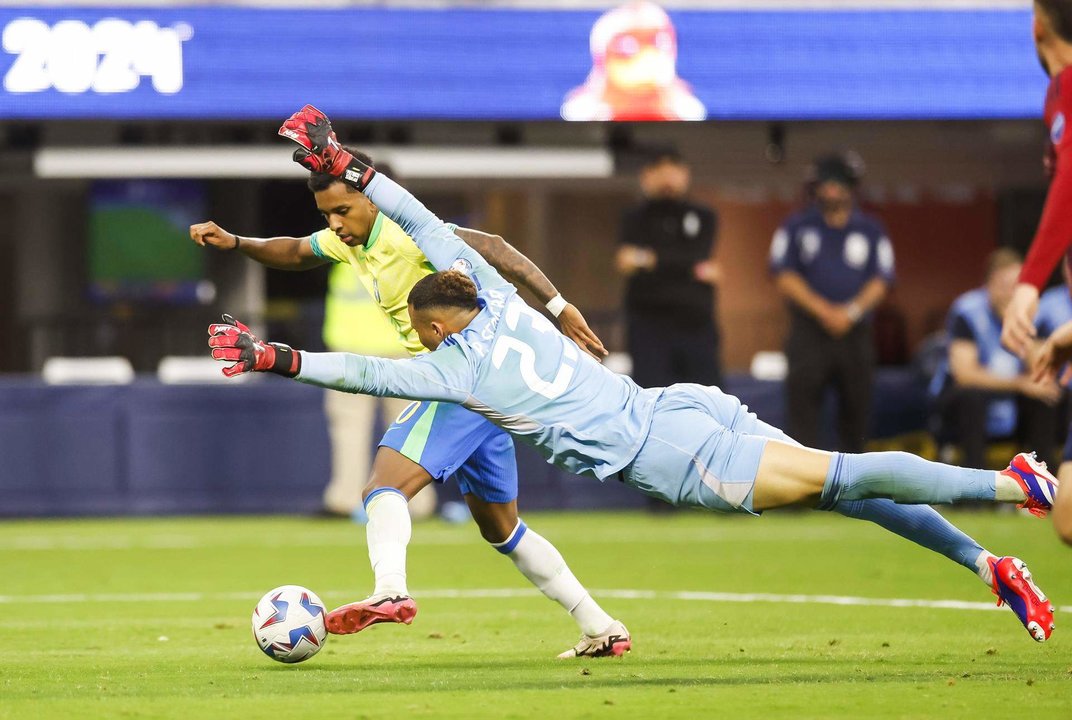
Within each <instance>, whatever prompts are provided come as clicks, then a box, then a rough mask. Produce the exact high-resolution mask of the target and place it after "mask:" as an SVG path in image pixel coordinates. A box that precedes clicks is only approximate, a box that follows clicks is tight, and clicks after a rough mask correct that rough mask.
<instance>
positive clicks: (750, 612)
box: [0, 513, 1072, 720]
mask: <svg viewBox="0 0 1072 720" xmlns="http://www.w3.org/2000/svg"><path fill="white" fill-rule="evenodd" d="M952 517H953V519H954V522H956V523H957V524H958V525H960V526H961V527H962V528H963V529H964V530H966V531H967V532H969V533H971V534H972V535H974V536H975V537H977V538H978V539H979V540H980V541H981V542H982V543H983V544H984V545H986V546H988V547H990V548H991V549H993V550H994V551H996V552H1002V553H1012V554H1017V555H1019V556H1020V557H1022V558H1024V559H1025V560H1026V561H1027V562H1028V563H1029V564H1030V566H1031V569H1032V572H1033V573H1034V576H1035V579H1036V580H1037V581H1038V583H1039V585H1040V586H1041V587H1042V588H1043V589H1044V590H1046V592H1047V593H1048V594H1049V595H1050V596H1051V597H1052V598H1053V599H1054V600H1055V601H1056V602H1057V603H1058V604H1061V605H1063V606H1064V607H1066V608H1067V606H1068V605H1069V604H1072V572H1069V571H1070V569H1072V552H1070V551H1069V550H1068V549H1067V548H1064V547H1062V546H1059V545H1058V544H1057V542H1056V541H1055V540H1054V538H1053V535H1052V531H1051V528H1050V527H1049V525H1048V524H1047V523H1045V522H1038V521H1036V520H1034V519H1031V518H1023V517H1021V516H1018V515H1015V514H1010V515H998V514H989V513H980V514H956V515H953V516H952ZM526 522H528V524H529V525H530V526H531V527H533V528H534V529H536V530H537V531H538V532H540V533H541V534H543V535H545V536H546V537H548V538H549V539H550V540H551V541H552V542H554V543H555V544H556V546H557V547H558V548H559V549H560V550H561V551H562V553H563V555H564V556H565V557H566V559H567V560H568V562H569V564H570V566H571V568H572V569H573V570H574V572H575V573H576V574H577V575H578V577H580V578H581V579H582V580H583V581H584V582H586V583H587V584H588V586H589V587H592V588H600V587H603V588H619V589H620V590H617V591H598V590H597V591H594V593H593V594H594V595H595V596H596V597H597V599H599V600H600V602H601V603H602V604H603V605H604V607H605V608H606V609H607V610H608V612H610V613H611V614H612V615H614V616H615V617H618V618H620V619H622V621H623V622H625V623H626V624H627V625H628V627H629V629H630V630H631V631H632V633H633V636H634V650H633V652H632V653H631V654H630V655H629V656H627V657H625V658H623V659H621V660H596V661H591V660H588V661H578V660H570V661H556V660H554V659H553V658H554V655H555V654H557V653H558V652H561V651H562V650H564V649H565V648H566V647H568V646H570V645H571V644H572V643H573V642H574V641H575V640H576V635H577V631H576V628H575V626H574V625H573V623H572V621H571V620H570V619H569V617H568V616H567V615H566V614H565V613H564V612H563V611H562V610H561V609H560V608H558V606H557V605H555V604H554V603H551V602H549V601H547V600H546V599H544V598H542V597H540V596H538V595H535V594H534V593H533V592H532V591H531V589H530V588H529V587H528V586H527V585H526V584H525V582H524V580H523V579H522V578H521V577H520V576H519V575H518V574H517V573H516V571H515V570H514V569H513V566H512V565H511V564H510V562H509V561H507V560H504V559H503V558H502V557H501V556H499V555H498V553H495V552H494V551H493V550H491V549H489V548H488V547H487V545H486V543H483V542H482V541H481V540H480V539H479V537H478V534H477V533H476V530H475V528H474V527H473V526H472V525H471V524H469V525H461V526H451V525H445V524H440V523H438V522H433V523H429V524H418V525H416V526H415V527H414V543H413V545H412V546H411V548H410V552H409V560H410V562H409V578H410V582H411V585H412V587H413V588H415V589H417V590H418V592H417V593H416V595H417V600H418V603H419V604H420V612H419V613H418V615H417V618H416V620H415V621H414V624H413V625H412V626H408V627H404V626H389V625H378V626H375V627H372V628H369V629H368V630H366V631H364V632H362V633H359V634H357V635H354V636H348V637H330V638H329V640H328V642H327V645H326V646H325V648H324V650H323V651H321V653H320V654H319V655H317V656H316V657H314V658H313V659H312V660H310V661H309V662H306V663H303V664H300V665H296V666H285V665H282V664H279V663H274V662H272V661H271V660H269V659H268V658H266V657H265V656H264V655H262V654H261V653H260V651H259V650H257V648H256V646H255V645H254V642H253V638H252V636H251V633H250V626H249V616H250V613H251V612H252V608H253V603H254V602H255V601H256V599H257V598H258V597H259V596H260V594H261V593H263V592H264V591H266V590H267V589H269V588H271V587H274V586H277V585H280V584H283V583H297V584H301V585H305V586H307V587H309V588H311V589H313V590H315V591H317V592H318V593H319V594H320V596H321V598H322V599H323V600H324V601H325V602H326V603H327V604H329V605H331V606H334V605H336V604H341V603H343V602H347V601H350V600H353V599H355V598H360V597H362V596H363V595H364V594H366V593H367V592H368V590H369V586H370V581H369V571H368V568H367V557H366V555H365V548H364V531H363V529H362V528H359V527H355V526H354V525H352V524H350V523H348V522H333V521H316V520H304V519H296V518H207V519H152V520H81V521H18V522H7V523H0V577H2V578H3V582H2V583H0V595H3V596H4V597H5V598H7V600H8V601H7V602H4V603H2V604H0V638H2V641H3V642H2V646H0V647H2V648H3V650H2V651H0V718H25V717H33V718H34V720H39V719H42V718H53V717H55V718H125V717H130V718H139V717H142V718H198V717H210V718H214V717H226V718H271V719H272V720H277V719H278V718H279V717H281V716H286V717H292V716H294V717H309V718H320V717H346V718H361V717H366V718H376V719H377V720H380V719H382V718H388V717H404V718H483V717H488V718H547V717H554V718H555V720H559V719H560V718H563V719H564V718H574V717H588V718H634V717H635V718H696V717H727V718H735V719H736V718H774V719H776V720H777V719H781V718H793V719H794V720H796V719H798V718H813V717H814V718H820V717H823V718H825V717H845V718H863V717H867V718H933V717H941V718H942V719H943V720H948V719H950V718H961V717H963V718H973V719H977V718H990V717H994V716H995V714H996V713H1006V712H1007V713H1008V714H1016V715H1023V716H1025V717H1030V718H1032V720H1035V719H1036V718H1062V719H1066V720H1067V718H1072V673H1070V671H1072V623H1070V622H1067V621H1068V617H1069V616H1068V614H1067V613H1061V614H1059V615H1058V617H1057V623H1058V628H1057V630H1056V632H1055V633H1054V637H1053V638H1052V639H1051V640H1050V641H1049V642H1047V643H1045V644H1037V643H1035V642H1033V641H1032V640H1031V639H1030V638H1029V637H1028V635H1027V633H1026V631H1024V629H1023V628H1022V627H1021V626H1020V624H1019V622H1017V620H1016V618H1015V617H1014V616H1013V614H1012V613H1011V612H1009V611H1008V610H1005V609H1001V610H1000V611H994V612H980V611H978V610H976V609H975V608H976V607H979V608H982V607H984V606H988V605H986V604H988V603H990V602H992V600H991V597H992V596H991V595H990V594H989V591H988V590H987V588H986V587H984V586H983V585H982V584H981V583H980V582H979V581H978V580H977V579H976V578H975V577H974V576H972V575H971V573H969V572H967V571H966V570H963V569H961V568H958V567H956V566H954V565H952V564H951V563H949V562H948V561H946V560H945V559H943V558H940V557H937V556H934V555H933V554H931V553H928V552H926V551H924V550H920V549H918V548H915V547H914V546H912V545H911V544H909V543H907V542H905V541H903V540H901V539H900V538H896V537H892V536H890V535H888V534H887V533H885V532H883V531H881V530H880V529H878V528H876V527H874V526H871V525H868V524H866V523H860V522H853V521H851V520H848V519H845V518H842V517H839V516H832V515H826V514H821V513H810V514H799V515H778V514H776V513H772V514H768V515H767V516H765V517H763V518H760V519H755V518H731V517H715V516H708V515H697V514H692V513H683V514H679V515H673V516H671V517H650V516H646V515H642V514H583V515H581V514H572V515H546V514H532V515H526ZM420 588H429V589H428V590H426V591H424V592H420V591H419V589H420ZM431 588H440V590H433V589H431ZM325 589H326V590H325ZM487 595H493V596H492V597H488V596H487ZM57 596H65V597H66V598H67V599H65V600H63V601H62V602H60V601H51V602H50V601H47V597H52V598H56V597H57ZM72 597H77V598H80V599H79V600H78V601H72V600H71V598H72ZM950 598H955V599H956V601H955V602H959V603H964V608H951V607H946V606H944V605H943V603H945V602H946V601H948V599H950ZM798 601H799V602H798ZM826 601H830V603H831V604H828V603H827V602H826ZM863 603H867V604H863ZM903 605H911V606H907V607H906V606H903ZM1066 624H1067V626H1066Z"/></svg>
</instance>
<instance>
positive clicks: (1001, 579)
mask: <svg viewBox="0 0 1072 720" xmlns="http://www.w3.org/2000/svg"><path fill="white" fill-rule="evenodd" d="M987 562H988V563H989V565H990V572H991V573H992V574H993V576H994V580H993V582H994V594H995V595H997V596H998V606H1001V605H1008V606H1009V609H1010V610H1012V611H1013V612H1014V613H1016V617H1018V618H1020V622H1021V623H1023V625H1024V627H1025V628H1027V632H1028V633H1030V634H1031V637H1033V638H1034V639H1035V640H1037V641H1039V642H1046V640H1048V639H1049V637H1050V633H1052V632H1053V628H1054V625H1053V604H1052V603H1050V601H1049V600H1047V599H1046V595H1045V594H1044V593H1043V592H1042V590H1040V589H1039V586H1038V585H1036V584H1035V583H1034V582H1033V581H1032V580H1031V571H1029V570H1028V569H1027V565H1026V564H1025V563H1024V561H1023V560H1020V559H1019V558H1014V557H1002V558H990V560H988V561H987Z"/></svg>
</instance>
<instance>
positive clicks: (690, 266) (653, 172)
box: [615, 148, 722, 387]
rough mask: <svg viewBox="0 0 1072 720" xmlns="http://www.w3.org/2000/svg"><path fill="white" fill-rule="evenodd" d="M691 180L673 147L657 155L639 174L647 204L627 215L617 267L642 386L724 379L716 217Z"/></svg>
mask: <svg viewBox="0 0 1072 720" xmlns="http://www.w3.org/2000/svg"><path fill="white" fill-rule="evenodd" d="M690 180H691V176H690V173H689V167H688V165H687V164H686V163H685V161H684V159H683V158H682V157H681V156H680V155H679V154H678V152H677V151H676V150H675V149H673V148H659V149H657V150H655V151H653V152H651V153H650V154H649V156H648V158H647V161H646V163H645V165H644V167H643V168H642V169H641V171H640V187H641V190H642V191H643V193H644V201H643V202H642V203H641V204H640V205H637V206H636V207H633V208H631V209H629V210H627V211H626V213H625V214H624V216H623V219H622V232H621V245H620V246H619V248H618V252H617V255H616V257H615V264H616V266H617V269H618V271H619V272H620V273H622V274H623V275H625V276H626V277H627V278H628V281H627V285H626V295H625V313H626V322H627V335H628V338H627V345H628V350H629V354H630V356H631V357H632V360H633V372H632V376H633V379H634V380H635V381H636V382H637V384H639V385H641V386H642V387H665V386H667V385H672V384H673V383H678V382H694V383H701V384H704V385H718V384H721V380H722V369H721V360H720V353H719V333H718V327H717V325H716V324H715V291H714V287H715V286H716V285H717V284H718V280H719V268H718V265H717V264H716V263H715V261H714V260H713V253H714V248H715V237H716V235H717V232H718V215H716V214H715V212H714V210H712V209H711V208H708V207H705V206H703V205H699V204H697V203H694V202H690V201H689V200H688V199H687V196H688V191H689V183H690Z"/></svg>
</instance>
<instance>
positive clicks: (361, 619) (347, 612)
mask: <svg viewBox="0 0 1072 720" xmlns="http://www.w3.org/2000/svg"><path fill="white" fill-rule="evenodd" d="M416 615H417V603H415V602H413V598H411V597H410V596H408V595H390V594H387V595H373V596H372V597H370V598H366V599H365V600H362V601H360V602H355V603H350V604H349V605H343V606H342V607H337V608H335V609H334V610H332V611H331V612H329V613H328V614H327V617H326V618H325V619H324V625H325V626H326V627H327V629H328V632H329V633H331V634H333V635H352V634H353V633H356V632H361V631H362V630H364V629H365V628H367V627H368V626H369V625H375V624H376V623H383V622H392V623H402V624H404V625H409V624H410V623H412V622H413V618H414V617H415V616H416Z"/></svg>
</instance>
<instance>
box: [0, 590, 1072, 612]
mask: <svg viewBox="0 0 1072 720" xmlns="http://www.w3.org/2000/svg"><path fill="white" fill-rule="evenodd" d="M591 592H592V595H593V596H595V597H599V598H615V599H618V600H684V601H690V602H714V603H754V602H763V603H774V604H788V605H856V606H861V607H894V608H936V609H939V610H997V609H999V608H998V606H997V605H996V604H994V603H993V602H971V601H967V600H924V599H918V598H867V597H855V596H852V595H796V594H793V595H781V594H777V593H727V592H691V591H681V592H663V591H656V590H592V591H591ZM260 594H261V593H258V592H221V593H200V592H185V593H74V594H65V595H0V604H8V605H14V604H20V605H36V604H43V603H56V604H67V603H70V604H76V603H114V602H132V603H148V602H166V603H171V602H191V601H194V602H202V601H212V600H248V601H250V602H256V600H257V598H258V597H259V596H260ZM320 594H321V595H328V596H348V595H351V594H352V593H351V592H349V591H346V590H329V591H327V592H323V593H320ZM415 597H417V599H420V598H448V599H462V600H464V599H478V598H526V597H540V593H539V592H538V591H536V590H523V589H510V588H488V589H472V590H469V589H467V590H450V589H441V590H424V591H420V592H417V593H415ZM1058 610H1059V611H1060V612H1063V613H1072V606H1069V605H1064V606H1061V607H1059V608H1058Z"/></svg>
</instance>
